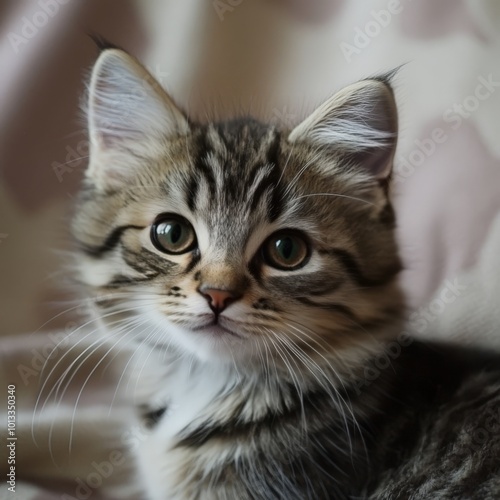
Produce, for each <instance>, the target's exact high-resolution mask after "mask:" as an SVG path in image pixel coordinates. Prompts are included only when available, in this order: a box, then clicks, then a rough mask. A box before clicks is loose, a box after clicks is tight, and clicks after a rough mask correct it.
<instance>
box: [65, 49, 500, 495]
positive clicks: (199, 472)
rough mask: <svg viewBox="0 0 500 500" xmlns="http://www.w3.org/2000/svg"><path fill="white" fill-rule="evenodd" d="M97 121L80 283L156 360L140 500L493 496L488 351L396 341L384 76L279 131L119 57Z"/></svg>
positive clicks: (80, 221) (112, 62)
mask: <svg viewBox="0 0 500 500" xmlns="http://www.w3.org/2000/svg"><path fill="white" fill-rule="evenodd" d="M134 90H141V92H140V93H139V92H136V91H134ZM89 120H90V135H91V139H92V148H91V158H90V166H89V169H88V174H87V182H86V186H85V189H84V191H83V195H82V198H81V203H80V205H79V207H78V211H77V216H76V219H75V224H74V232H75V236H76V238H77V240H78V244H79V247H80V249H81V259H80V262H79V264H80V269H81V273H80V275H81V280H82V282H83V283H84V284H85V285H86V286H87V287H88V288H89V289H90V291H91V293H92V294H93V295H94V296H95V297H96V298H97V299H98V300H97V301H96V302H97V305H98V307H100V308H101V311H100V312H99V314H100V315H101V316H102V318H103V324H104V325H105V326H104V327H105V329H106V331H107V332H108V334H109V335H111V336H113V337H114V338H119V339H120V337H121V336H122V337H123V338H124V340H126V341H127V342H133V343H136V344H137V345H138V346H140V348H141V349H142V348H145V349H146V350H149V351H151V352H153V353H154V355H153V356H151V360H150V361H149V364H151V365H152V366H153V367H154V370H153V371H156V375H157V377H156V378H157V380H156V381H150V380H149V379H146V378H144V377H142V375H141V379H140V380H139V382H138V384H139V387H140V388H141V390H142V392H143V393H146V392H149V394H150V396H149V397H147V398H145V399H144V398H143V400H142V403H146V410H144V408H143V410H144V411H145V412H146V413H148V412H149V413H150V415H155V416H156V418H155V420H157V422H156V423H154V424H152V426H151V429H150V431H149V437H148V438H147V440H146V441H145V442H144V443H143V445H142V447H141V450H140V453H139V455H138V468H139V477H140V478H141V480H142V481H143V484H144V485H145V489H146V490H147V492H148V498H151V499H152V500H167V499H168V500H181V499H182V500H188V499H189V500H191V499H192V500H195V499H200V500H204V499H207V500H219V499H222V500H224V499H228V500H233V499H238V500H240V499H241V500H246V499H259V500H260V499H263V500H273V499H282V500H289V499H342V498H367V497H370V496H372V497H373V498H387V499H389V498H390V499H393V498H422V499H423V498H457V497H458V498H460V497H461V498H473V497H474V496H475V495H476V497H477V495H478V494H480V495H481V496H480V497H477V498H488V497H491V498H494V497H495V496H496V495H498V494H500V485H499V484H498V481H499V479H498V477H499V476H498V473H497V471H496V470H495V467H496V461H495V457H496V456H498V455H499V453H500V443H499V437H498V434H499V432H498V423H497V424H496V425H497V427H495V425H494V424H495V422H498V416H499V411H500V410H499V408H500V382H499V381H500V371H497V372H494V370H495V369H497V370H500V368H495V367H500V363H499V362H498V359H486V358H484V357H483V356H482V355H479V354H477V355H475V356H471V359H470V360H469V359H468V358H469V357H468V356H467V357H464V356H463V354H462V353H458V352H451V351H449V350H442V348H437V347H436V346H434V347H425V346H423V345H421V344H419V343H417V342H411V341H409V339H408V338H406V337H401V336H400V330H401V324H402V318H403V316H404V304H403V298H402V295H401V292H400V289H399V286H398V283H397V275H398V271H399V269H400V262H399V257H398V253H397V247H396V243H395V238H394V214H393V211H392V208H391V204H390V201H389V198H388V185H389V180H390V172H391V165H392V158H393V155H394V149H395V145H396V133H397V117H396V110H395V103H394V99H393V95H392V91H391V89H390V86H389V84H388V82H387V79H384V78H380V79H372V80H367V81H365V82H360V83H358V84H355V85H353V86H351V87H348V88H347V89H346V90H344V91H343V92H341V93H339V94H338V95H337V96H335V97H334V98H332V99H331V100H330V101H328V102H327V103H325V104H324V105H323V106H322V107H320V108H319V109H318V110H317V111H316V112H315V113H314V114H313V115H311V117H309V118H308V119H306V120H305V121H304V122H303V123H302V124H300V125H298V126H297V127H296V128H295V129H294V130H293V131H291V132H290V131H283V130H280V129H278V128H276V127H274V126H268V125H264V124H261V123H258V122H256V121H254V120H239V121H233V122H228V123H222V124H217V123H215V124H209V125H196V124H192V123H189V122H188V121H187V119H186V118H185V117H184V116H183V114H182V113H181V112H180V111H179V110H178V109H177V108H176V107H175V105H174V104H173V103H172V101H171V100H170V98H169V97H168V96H167V95H166V94H164V93H163V91H162V90H161V89H159V88H158V86H157V84H155V83H154V82H153V81H152V80H151V77H150V76H149V75H148V74H147V72H145V70H144V69H142V68H141V67H140V66H139V65H138V64H137V63H136V62H134V61H133V60H131V59H130V58H128V56H126V55H124V54H123V53H121V52H119V51H116V50H111V51H106V52H105V53H104V54H103V55H102V56H101V58H100V60H99V62H98V63H97V65H96V68H95V70H94V74H93V78H92V82H91V88H90V106H89ZM172 228H174V229H175V231H174V229H172ZM168 231H174V232H173V233H169V232H168ZM171 234H174V235H175V238H174V237H173V236H171ZM172 238H174V239H173V240H172ZM174 240H175V241H174ZM179 242H180V243H179ZM157 353H164V354H165V356H164V357H163V358H162V357H161V356H160V357H159V358H157V356H156V354H157ZM153 359H159V361H158V362H155V363H152V360H153ZM147 361H148V360H146V363H147ZM483 372H484V373H483ZM148 407H149V408H148ZM158 410H165V411H164V413H163V414H162V411H158ZM495 418H496V419H497V420H495ZM488 419H489V420H488ZM491 419H493V423H492V422H491ZM483 424H484V428H485V429H487V428H488V429H490V430H489V431H487V432H490V434H491V437H490V439H489V440H488V441H487V442H486V443H485V444H484V445H481V446H480V447H479V448H478V447H477V446H475V443H474V441H473V440H472V441H470V440H469V442H468V441H467V439H468V436H469V437H470V434H469V429H470V428H472V427H471V426H473V425H477V426H478V427H476V430H477V429H482V428H483V427H481V426H482V425H483ZM487 425H488V426H489V427H486V426H487ZM478 492H479V493H478Z"/></svg>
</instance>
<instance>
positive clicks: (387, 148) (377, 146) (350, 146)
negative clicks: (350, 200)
mask: <svg viewBox="0 0 500 500" xmlns="http://www.w3.org/2000/svg"><path fill="white" fill-rule="evenodd" d="M397 122H398V120H397V109H396V103H395V99H394V94H393V91H392V88H391V86H390V85H389V83H388V78H387V79H386V78H383V77H380V78H374V79H369V80H363V81H361V82H358V83H355V84H353V85H350V86H348V87H346V88H345V89H344V90H342V91H340V92H338V93H337V94H335V95H334V96H333V97H332V98H330V99H329V100H327V101H326V102H325V103H323V104H322V105H321V106H320V107H319V108H318V109H316V111H314V112H313V113H312V114H311V115H310V116H309V117H308V118H306V119H305V120H304V121H303V122H302V123H300V124H299V125H298V126H297V127H296V128H295V129H294V130H292V132H291V133H290V135H289V137H288V139H289V141H291V142H308V143H311V144H315V145H318V146H323V147H325V148H328V149H330V150H332V151H334V152H337V153H340V154H343V155H346V156H348V157H349V158H352V159H354V160H355V161H356V162H357V163H359V164H360V165H361V166H362V167H363V169H364V170H365V171H368V172H370V173H371V174H372V175H373V176H374V177H376V178H377V179H380V180H382V179H385V178H388V177H389V175H390V172H391V167H392V160H393V156H394V151H395V148H396V143H397V127H398V125H397Z"/></svg>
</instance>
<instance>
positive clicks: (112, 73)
mask: <svg viewBox="0 0 500 500" xmlns="http://www.w3.org/2000/svg"><path fill="white" fill-rule="evenodd" d="M88 128H89V135H90V164H89V168H88V170H87V177H88V178H89V180H90V181H91V182H93V183H94V184H96V185H98V186H99V187H101V188H104V189H106V188H116V187H119V186H123V185H125V184H126V183H127V181H128V180H130V178H131V176H132V175H133V174H134V172H135V171H136V169H137V168H140V160H141V159H144V158H150V157H153V156H154V155H155V154H156V153H159V152H160V151H161V147H162V146H163V145H164V143H165V141H166V140H168V139H169V138H171V137H174V136H179V135H185V134H187V132H188V131H189V125H188V121H187V119H186V118H185V117H184V115H183V114H182V112H181V111H180V110H179V109H178V108H177V107H176V105H175V104H174V102H173V101H172V99H171V98H170V97H169V96H168V94H167V93H166V92H165V91H164V90H163V89H162V88H161V86H160V85H159V84H158V83H157V82H156V80H155V79H154V78H153V77H152V76H151V74H150V73H149V72H148V71H147V70H146V69H145V68H144V67H143V66H141V65H140V64H139V63H138V62H137V61H136V60H135V59H134V58H132V57H131V56H129V55H128V54H127V53H125V52H123V51H122V50H118V49H109V50H105V51H104V52H102V54H101V55H100V57H99V59H98V60H97V62H96V64H95V66H94V68H93V70H92V77H91V80H90V88H89V101H88Z"/></svg>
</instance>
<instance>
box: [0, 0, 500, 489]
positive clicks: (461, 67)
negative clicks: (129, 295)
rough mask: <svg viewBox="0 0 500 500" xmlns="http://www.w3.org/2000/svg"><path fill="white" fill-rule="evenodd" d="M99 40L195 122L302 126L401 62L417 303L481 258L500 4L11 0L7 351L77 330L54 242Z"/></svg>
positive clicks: (5, 118)
mask: <svg viewBox="0 0 500 500" xmlns="http://www.w3.org/2000/svg"><path fill="white" fill-rule="evenodd" d="M88 33H94V34H98V35H101V36H103V37H104V38H105V39H107V40H109V41H110V42H112V43H113V44H115V45H118V46H120V47H122V48H124V49H125V50H127V51H128V52H130V53H131V54H133V55H135V56H136V57H137V58H139V59H140V60H141V61H143V63H144V64H145V65H146V66H147V67H148V68H149V70H150V71H151V72H152V73H153V75H155V76H156V78H157V79H158V81H159V82H160V83H161V84H162V85H163V86H164V87H166V88H167V89H168V91H169V92H170V93H171V95H172V96H173V97H174V99H175V100H176V101H177V103H178V104H179V105H180V106H181V107H182V108H184V109H185V110H187V112H188V114H189V115H190V116H191V117H192V118H195V119H199V120H206V119H208V118H209V117H218V118H224V117H228V116H231V115H235V114H251V115H254V116H256V117H259V118H262V119H268V120H273V121H276V122H278V123H280V124H282V125H283V126H286V127H292V126H293V125H294V124H295V123H297V122H299V121H300V119H301V118H303V117H304V116H305V115H306V114H307V113H308V112H310V111H311V110H312V109H313V108H314V107H315V106H316V105H318V104H319V103H320V102H321V101H322V100H323V99H325V98H326V97H328V96H329V95H331V94H332V93H334V92H335V91H336V90H338V89H339V88H341V87H342V86H344V85H346V84H348V83H351V82H353V81H356V80H359V79H362V78H365V77H367V76H370V75H375V74H378V73H383V72H386V71H388V70H391V69H393V68H395V67H398V66H400V65H402V64H403V65H404V66H403V67H402V68H401V70H400V71H399V73H398V75H397V77H396V79H395V91H396V97H397V100H398V105H399V110H400V141H399V146H398V151H397V154H396V166H395V174H394V200H395V205H396V210H397V214H398V238H399V240H400V243H401V251H402V255H403V260H404V265H405V270H404V272H403V275H402V283H403V286H404V288H405V290H406V292H407V294H408V297H409V304H410V306H411V308H414V309H417V308H418V307H420V306H421V305H422V304H424V303H425V302H426V301H427V300H429V298H430V297H431V296H432V294H433V293H434V292H435V290H436V289H437V288H438V286H439V285H440V284H441V283H442V281H443V280H445V279H446V278H447V277H453V276H456V275H457V273H459V272H461V271H464V270H467V269H468V268H470V267H472V266H473V265H474V263H475V262H476V260H477V256H478V253H479V251H480V249H481V247H482V245H483V243H484V241H485V239H486V238H487V235H488V231H489V228H490V226H491V224H492V221H493V219H494V218H495V216H496V215H497V214H498V212H499V211H500V140H499V139H500V138H499V132H498V131H499V130H500V113H499V110H500V3H499V2H497V1H496V0H440V1H439V2H436V1H433V0H418V1H417V0H372V1H370V2H349V1H348V0H183V1H182V2H181V1H179V0H177V1H174V0H135V1H134V0H119V1H118V0H86V1H83V0H2V1H1V3H0V335H1V336H5V337H7V338H5V339H4V341H3V342H2V343H0V351H2V350H3V352H4V355H5V356H6V357H8V356H9V355H8V354H6V353H9V352H17V353H18V354H17V356H22V352H23V350H29V348H30V342H35V343H36V342H37V338H38V337H39V336H41V335H44V334H43V333H40V332H39V330H41V332H43V331H44V330H49V329H54V328H60V327H62V328H65V327H67V326H68V321H69V320H68V319H67V318H66V317H64V316H56V313H57V312H58V306H56V305H55V304H57V303H58V301H60V300H61V299H64V297H65V292H64V290H61V283H62V282H63V281H64V279H63V278H64V274H65V273H66V272H67V271H65V270H64V269H61V263H62V262H63V259H62V258H61V256H60V254H59V253H58V252H59V251H60V250H64V249H66V248H68V245H69V238H68V236H67V231H66V227H67V222H68V221H67V218H68V214H70V213H71V205H72V199H73V197H74V195H75V193H76V192H77V190H78V186H79V183H80V180H81V178H82V173H83V171H84V169H85V166H86V162H87V155H88V143H87V136H86V129H85V121H84V119H83V117H82V114H81V111H80V105H81V103H82V99H83V96H84V92H85V84H86V81H87V78H88V75H89V70H90V68H91V66H92V64H93V62H94V61H95V60H96V58H97V56H98V49H97V48H96V46H95V44H94V42H93V41H92V40H91V38H90V37H89V36H88ZM63 318H64V319H63ZM34 332H37V333H36V335H35V333H34ZM21 334H30V335H29V337H24V336H21ZM26 338H29V339H30V340H29V342H28V343H26V342H27V341H26V340H25V339H26ZM13 346H14V347H13ZM9 349H10V350H11V351H9ZM19 353H21V354H19ZM18 362H19V361H18ZM12 366H14V365H12ZM16 366H18V365H16ZM4 368H5V364H4ZM14 371H15V368H14ZM20 498H21V497H20Z"/></svg>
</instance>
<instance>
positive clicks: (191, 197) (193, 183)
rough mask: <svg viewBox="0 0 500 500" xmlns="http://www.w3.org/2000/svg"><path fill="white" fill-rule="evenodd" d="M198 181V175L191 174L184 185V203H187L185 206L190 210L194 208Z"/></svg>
mask: <svg viewBox="0 0 500 500" xmlns="http://www.w3.org/2000/svg"><path fill="white" fill-rule="evenodd" d="M199 183H200V178H199V176H198V175H197V174H195V173H193V174H191V177H190V179H189V182H188V185H187V186H186V190H187V193H186V195H187V199H186V203H187V206H188V207H189V210H191V211H194V209H195V208H196V201H197V197H198V190H199Z"/></svg>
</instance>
